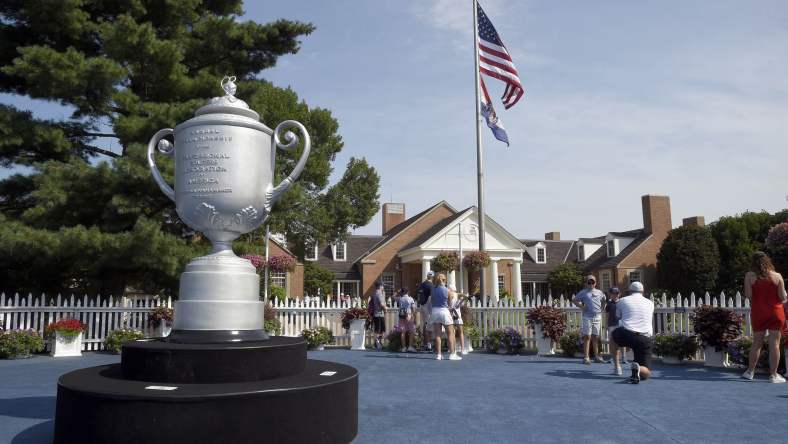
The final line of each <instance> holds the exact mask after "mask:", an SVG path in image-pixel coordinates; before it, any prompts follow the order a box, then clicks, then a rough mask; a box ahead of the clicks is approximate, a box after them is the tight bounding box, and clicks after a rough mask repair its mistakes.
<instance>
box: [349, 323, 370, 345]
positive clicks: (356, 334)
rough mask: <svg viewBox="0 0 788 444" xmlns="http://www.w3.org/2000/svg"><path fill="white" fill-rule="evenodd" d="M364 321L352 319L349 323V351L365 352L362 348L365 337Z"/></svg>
mask: <svg viewBox="0 0 788 444" xmlns="http://www.w3.org/2000/svg"><path fill="white" fill-rule="evenodd" d="M366 322H367V321H366V320H364V319H354V320H352V321H350V349H351V350H366V348H365V347H364V339H365V336H366V331H365V330H364V325H365V324H366Z"/></svg>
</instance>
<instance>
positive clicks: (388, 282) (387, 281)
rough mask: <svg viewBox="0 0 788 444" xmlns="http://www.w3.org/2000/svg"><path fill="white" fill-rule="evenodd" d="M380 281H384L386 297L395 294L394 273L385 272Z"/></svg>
mask: <svg viewBox="0 0 788 444" xmlns="http://www.w3.org/2000/svg"><path fill="white" fill-rule="evenodd" d="M380 282H382V283H383V291H384V293H385V294H386V297H392V296H394V273H383V274H382V275H381V276H380Z"/></svg>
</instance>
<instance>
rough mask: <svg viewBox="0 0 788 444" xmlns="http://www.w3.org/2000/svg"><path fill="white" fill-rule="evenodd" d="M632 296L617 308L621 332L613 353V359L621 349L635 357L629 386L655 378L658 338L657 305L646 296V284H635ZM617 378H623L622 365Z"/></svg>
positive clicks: (612, 345)
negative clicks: (654, 349) (653, 364)
mask: <svg viewBox="0 0 788 444" xmlns="http://www.w3.org/2000/svg"><path fill="white" fill-rule="evenodd" d="M629 292H630V294H629V296H627V297H625V298H623V299H620V300H619V301H618V304H616V314H617V315H618V317H619V319H620V320H619V324H618V328H617V329H615V330H613V335H612V339H613V340H612V341H611V342H610V352H611V354H612V355H613V356H615V354H616V350H617V349H618V347H630V348H631V349H632V352H633V353H634V354H635V360H634V362H632V376H631V377H630V378H629V382H631V383H632V384H638V383H639V382H640V381H641V379H648V378H649V377H650V376H651V370H649V367H651V347H652V338H651V337H652V336H653V334H654V327H653V321H654V303H653V302H652V301H651V300H650V299H648V298H646V297H645V296H644V295H643V284H641V283H640V282H632V283H631V284H630V285H629ZM615 366H616V374H617V375H620V374H621V373H622V371H621V364H619V363H618V362H617V361H616V363H615Z"/></svg>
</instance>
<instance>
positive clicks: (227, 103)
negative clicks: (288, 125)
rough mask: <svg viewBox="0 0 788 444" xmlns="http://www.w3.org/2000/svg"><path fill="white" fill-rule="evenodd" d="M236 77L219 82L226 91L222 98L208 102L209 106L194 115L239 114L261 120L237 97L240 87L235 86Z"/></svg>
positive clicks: (229, 77) (225, 77)
mask: <svg viewBox="0 0 788 444" xmlns="http://www.w3.org/2000/svg"><path fill="white" fill-rule="evenodd" d="M235 80H236V77H235V76H224V77H223V78H222V80H221V81H220V82H219V85H220V86H221V87H222V89H223V90H224V92H225V94H224V95H223V96H221V97H214V98H212V99H211V100H209V101H208V104H207V105H205V106H203V107H201V108H200V109H198V110H197V111H196V112H195V113H194V115H196V116H199V115H202V114H211V113H229V114H239V115H242V116H246V117H251V118H252V119H254V120H258V121H259V120H260V115H259V114H257V113H256V112H254V110H252V109H250V108H249V105H247V104H246V102H244V101H243V100H241V99H239V98H238V97H235V92H236V90H237V89H238V86H237V85H236V84H235Z"/></svg>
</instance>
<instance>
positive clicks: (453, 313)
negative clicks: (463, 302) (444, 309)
mask: <svg viewBox="0 0 788 444" xmlns="http://www.w3.org/2000/svg"><path fill="white" fill-rule="evenodd" d="M449 313H451V318H452V319H454V320H455V321H456V320H458V319H460V314H459V313H458V312H457V309H456V308H451V309H449Z"/></svg>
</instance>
